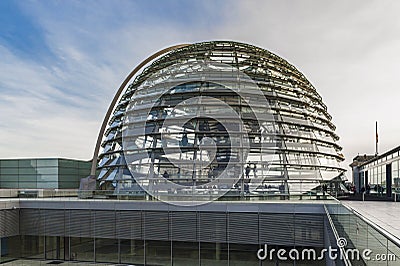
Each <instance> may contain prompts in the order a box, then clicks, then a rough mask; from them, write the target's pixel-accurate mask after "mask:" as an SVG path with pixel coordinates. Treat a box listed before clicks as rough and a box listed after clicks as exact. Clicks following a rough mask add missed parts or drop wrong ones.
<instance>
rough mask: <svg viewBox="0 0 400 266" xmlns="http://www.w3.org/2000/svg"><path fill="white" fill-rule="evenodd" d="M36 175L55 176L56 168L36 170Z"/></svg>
mask: <svg viewBox="0 0 400 266" xmlns="http://www.w3.org/2000/svg"><path fill="white" fill-rule="evenodd" d="M36 171H37V173H38V174H41V175H57V174H58V168H57V167H41V168H37V170H36Z"/></svg>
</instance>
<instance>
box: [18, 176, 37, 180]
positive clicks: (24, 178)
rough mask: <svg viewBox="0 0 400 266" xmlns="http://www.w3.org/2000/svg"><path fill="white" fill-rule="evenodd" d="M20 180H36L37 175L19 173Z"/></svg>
mask: <svg viewBox="0 0 400 266" xmlns="http://www.w3.org/2000/svg"><path fill="white" fill-rule="evenodd" d="M18 181H19V182H21V181H26V182H36V175H19V176H18Z"/></svg>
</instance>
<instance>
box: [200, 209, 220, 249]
mask: <svg viewBox="0 0 400 266" xmlns="http://www.w3.org/2000/svg"><path fill="white" fill-rule="evenodd" d="M198 215H199V224H198V226H199V235H198V239H199V241H200V242H216V243H226V242H227V234H226V223H227V219H226V213H218V212H199V214H198Z"/></svg>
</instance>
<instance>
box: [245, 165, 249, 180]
mask: <svg viewBox="0 0 400 266" xmlns="http://www.w3.org/2000/svg"><path fill="white" fill-rule="evenodd" d="M245 173H246V178H249V175H250V166H249V165H247V166H246V169H245Z"/></svg>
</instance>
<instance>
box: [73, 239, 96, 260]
mask: <svg viewBox="0 0 400 266" xmlns="http://www.w3.org/2000/svg"><path fill="white" fill-rule="evenodd" d="M70 247H71V260H77V261H93V260H94V253H93V239H92V238H85V237H71V238H70Z"/></svg>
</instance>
